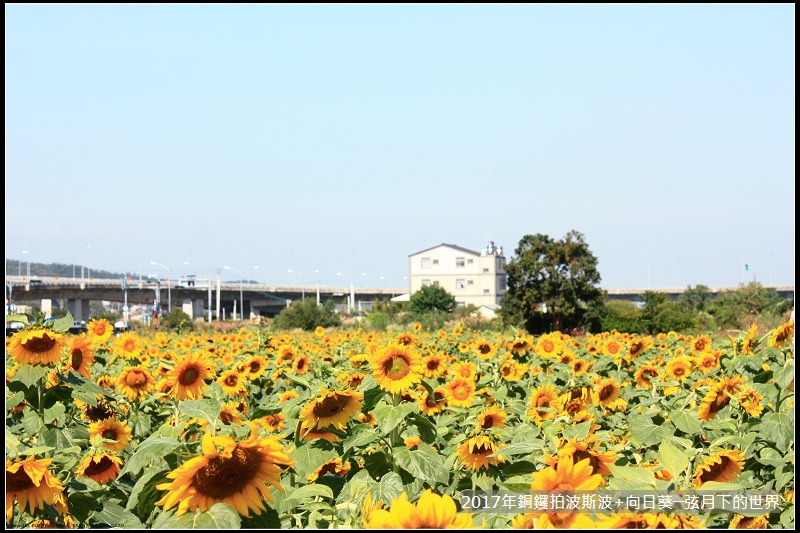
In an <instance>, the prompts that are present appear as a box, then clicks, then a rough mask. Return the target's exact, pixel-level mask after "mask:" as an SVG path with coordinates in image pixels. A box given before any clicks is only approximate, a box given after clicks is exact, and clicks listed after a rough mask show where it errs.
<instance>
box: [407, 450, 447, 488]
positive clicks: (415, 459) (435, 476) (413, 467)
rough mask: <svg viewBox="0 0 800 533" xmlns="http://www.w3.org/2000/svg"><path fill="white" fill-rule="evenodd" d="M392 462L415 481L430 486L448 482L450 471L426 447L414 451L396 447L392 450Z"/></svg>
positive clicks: (437, 455)
mask: <svg viewBox="0 0 800 533" xmlns="http://www.w3.org/2000/svg"><path fill="white" fill-rule="evenodd" d="M394 460H395V461H397V464H398V465H400V468H402V469H404V470H405V471H406V472H408V473H409V474H411V475H413V476H414V477H416V478H417V479H421V480H423V481H428V482H430V483H431V484H434V483H437V482H439V483H447V482H448V481H449V480H450V471H449V470H448V469H447V468H446V467H445V466H444V462H443V461H442V458H441V457H440V456H439V454H437V453H436V452H435V451H433V449H432V448H430V447H428V446H424V447H421V448H418V449H416V450H409V449H408V448H406V447H404V446H398V447H396V448H395V449H394Z"/></svg>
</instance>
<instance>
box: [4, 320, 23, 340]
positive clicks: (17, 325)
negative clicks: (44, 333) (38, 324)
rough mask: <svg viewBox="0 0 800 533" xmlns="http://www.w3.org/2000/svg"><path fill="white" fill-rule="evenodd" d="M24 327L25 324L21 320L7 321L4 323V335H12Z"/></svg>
mask: <svg viewBox="0 0 800 533" xmlns="http://www.w3.org/2000/svg"><path fill="white" fill-rule="evenodd" d="M23 329H25V324H23V323H22V322H9V323H7V324H6V337H10V336H12V335H13V334H14V333H16V332H18V331H22V330H23Z"/></svg>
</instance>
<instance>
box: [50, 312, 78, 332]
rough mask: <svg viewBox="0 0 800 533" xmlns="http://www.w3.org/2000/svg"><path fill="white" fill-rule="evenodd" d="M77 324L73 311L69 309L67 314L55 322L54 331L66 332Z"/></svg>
mask: <svg viewBox="0 0 800 533" xmlns="http://www.w3.org/2000/svg"><path fill="white" fill-rule="evenodd" d="M74 324H75V319H74V318H72V313H70V312H69V311H67V314H66V315H65V316H63V317H61V318H59V319H57V320H55V321H54V322H53V331H57V332H58V333H66V332H67V331H69V328H71V327H72V326H73V325H74Z"/></svg>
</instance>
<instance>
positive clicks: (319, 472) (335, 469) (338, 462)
mask: <svg viewBox="0 0 800 533" xmlns="http://www.w3.org/2000/svg"><path fill="white" fill-rule="evenodd" d="M350 468H351V466H350V463H344V464H342V458H341V457H337V458H336V459H329V460H328V461H325V462H324V463H322V464H321V465H319V466H318V467H317V469H316V470H314V471H313V472H312V473H311V475H309V476H308V482H309V483H314V482H316V481H317V480H318V479H319V478H321V477H322V476H324V475H325V474H334V475H336V476H339V477H344V476H346V475H347V474H348V472H350Z"/></svg>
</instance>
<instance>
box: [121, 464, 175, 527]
mask: <svg viewBox="0 0 800 533" xmlns="http://www.w3.org/2000/svg"><path fill="white" fill-rule="evenodd" d="M166 473H167V470H165V469H160V470H155V469H148V470H146V471H145V473H144V474H143V475H142V477H140V478H139V479H137V480H136V484H135V485H134V486H133V489H131V495H130V496H129V497H128V502H127V504H126V505H125V509H127V510H128V511H133V510H134V509H136V510H137V511H138V512H139V514H140V516H147V515H148V514H149V513H150V511H151V510H152V509H153V507H154V504H155V502H156V500H158V499H159V497H160V496H161V493H159V491H158V490H157V489H156V485H158V484H159V483H163V482H165V481H167V477H166Z"/></svg>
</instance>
